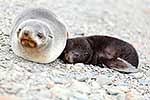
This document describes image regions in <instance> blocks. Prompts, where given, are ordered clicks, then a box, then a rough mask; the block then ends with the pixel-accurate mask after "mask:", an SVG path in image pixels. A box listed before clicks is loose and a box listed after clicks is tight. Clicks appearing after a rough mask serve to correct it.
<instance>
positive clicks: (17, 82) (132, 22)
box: [0, 0, 150, 100]
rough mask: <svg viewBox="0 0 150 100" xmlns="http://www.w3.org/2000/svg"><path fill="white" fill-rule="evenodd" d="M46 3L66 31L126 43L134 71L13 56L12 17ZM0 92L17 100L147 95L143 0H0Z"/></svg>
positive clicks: (132, 99) (149, 78)
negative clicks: (133, 58)
mask: <svg viewBox="0 0 150 100" xmlns="http://www.w3.org/2000/svg"><path fill="white" fill-rule="evenodd" d="M30 7H46V8H49V9H50V10H51V11H52V12H54V13H55V14H56V15H57V16H58V18H59V19H60V20H62V21H63V22H64V23H65V25H66V26H67V29H68V31H69V33H70V34H69V37H70V38H72V37H78V36H88V35H108V36H113V37H117V38H120V39H123V40H125V41H127V42H129V43H131V44H132V45H133V46H134V47H135V48H136V50H137V52H138V54H139V59H140V64H139V71H138V72H137V73H132V74H122V73H119V72H117V71H114V70H111V69H108V68H100V67H99V66H93V65H84V64H75V65H73V64H64V63H63V62H62V61H61V60H59V59H57V60H56V61H54V62H52V63H49V64H38V63H34V62H30V61H27V60H24V59H22V58H20V57H17V56H16V55H15V54H14V53H13V51H12V49H11V46H10V31H11V27H12V24H13V21H14V19H15V17H16V16H17V15H18V14H19V13H20V12H21V11H22V10H23V9H26V8H30ZM0 11H1V12H0V95H1V96H15V97H16V98H18V99H20V100H150V56H149V54H150V46H149V44H150V1H149V0H85V1H83V0H0Z"/></svg>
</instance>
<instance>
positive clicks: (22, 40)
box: [11, 8, 67, 63]
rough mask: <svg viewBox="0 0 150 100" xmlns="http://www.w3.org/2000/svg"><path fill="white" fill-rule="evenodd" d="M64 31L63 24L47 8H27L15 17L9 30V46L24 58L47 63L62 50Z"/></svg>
mask: <svg viewBox="0 0 150 100" xmlns="http://www.w3.org/2000/svg"><path fill="white" fill-rule="evenodd" d="M66 33H67V32H66V27H65V25H64V24H63V23H62V22H60V20H58V19H57V17H56V16H55V14H53V13H52V12H51V11H49V10H48V9H44V8H32V9H28V10H25V11H23V12H22V13H21V14H20V15H19V16H18V17H17V18H16V21H15V23H14V25H13V28H12V31H11V47H12V50H13V51H14V53H15V54H16V55H18V56H20V57H22V58H24V59H27V60H30V61H34V62H39V63H49V62H52V61H54V60H55V59H56V58H58V56H59V55H60V54H61V53H62V51H63V50H64V48H65V46H66V41H67V34H66Z"/></svg>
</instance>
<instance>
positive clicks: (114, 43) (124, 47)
mask: <svg viewBox="0 0 150 100" xmlns="http://www.w3.org/2000/svg"><path fill="white" fill-rule="evenodd" d="M69 52H71V53H69ZM76 53H77V54H78V55H80V54H81V53H82V54H81V55H82V56H81V57H74V58H77V59H74V60H73V62H69V61H68V59H67V57H70V55H72V56H75V54H76ZM84 53H85V54H84ZM60 58H61V59H62V60H63V61H64V62H65V63H85V64H93V65H99V64H104V65H106V66H107V67H109V68H112V69H115V70H118V71H120V72H132V70H135V69H134V68H137V67H138V63H139V60H138V54H137V52H136V50H135V48H134V47H133V46H132V45H131V44H129V43H127V42H125V41H123V40H120V39H117V38H114V37H109V36H89V37H78V38H73V39H68V40H67V45H66V48H65V50H64V51H63V53H62V54H61V56H60ZM133 72H134V71H133Z"/></svg>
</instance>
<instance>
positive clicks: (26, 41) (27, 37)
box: [20, 30, 37, 48]
mask: <svg viewBox="0 0 150 100" xmlns="http://www.w3.org/2000/svg"><path fill="white" fill-rule="evenodd" d="M20 43H21V45H22V46H23V47H28V48H36V47H37V43H36V42H35V41H34V40H33V39H32V38H31V32H30V31H29V30H24V31H23V32H22V35H21V38H20Z"/></svg>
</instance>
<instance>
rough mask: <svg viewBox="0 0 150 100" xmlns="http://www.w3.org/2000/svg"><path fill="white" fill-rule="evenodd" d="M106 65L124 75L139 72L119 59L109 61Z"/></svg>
mask: <svg viewBox="0 0 150 100" xmlns="http://www.w3.org/2000/svg"><path fill="white" fill-rule="evenodd" d="M104 65H106V66H107V67H109V68H111V69H114V70H117V71H119V72H123V73H135V72H137V71H138V69H136V67H135V66H133V65H131V64H130V63H128V62H127V61H125V60H123V59H121V58H117V59H115V60H107V61H106V62H105V63H104Z"/></svg>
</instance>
